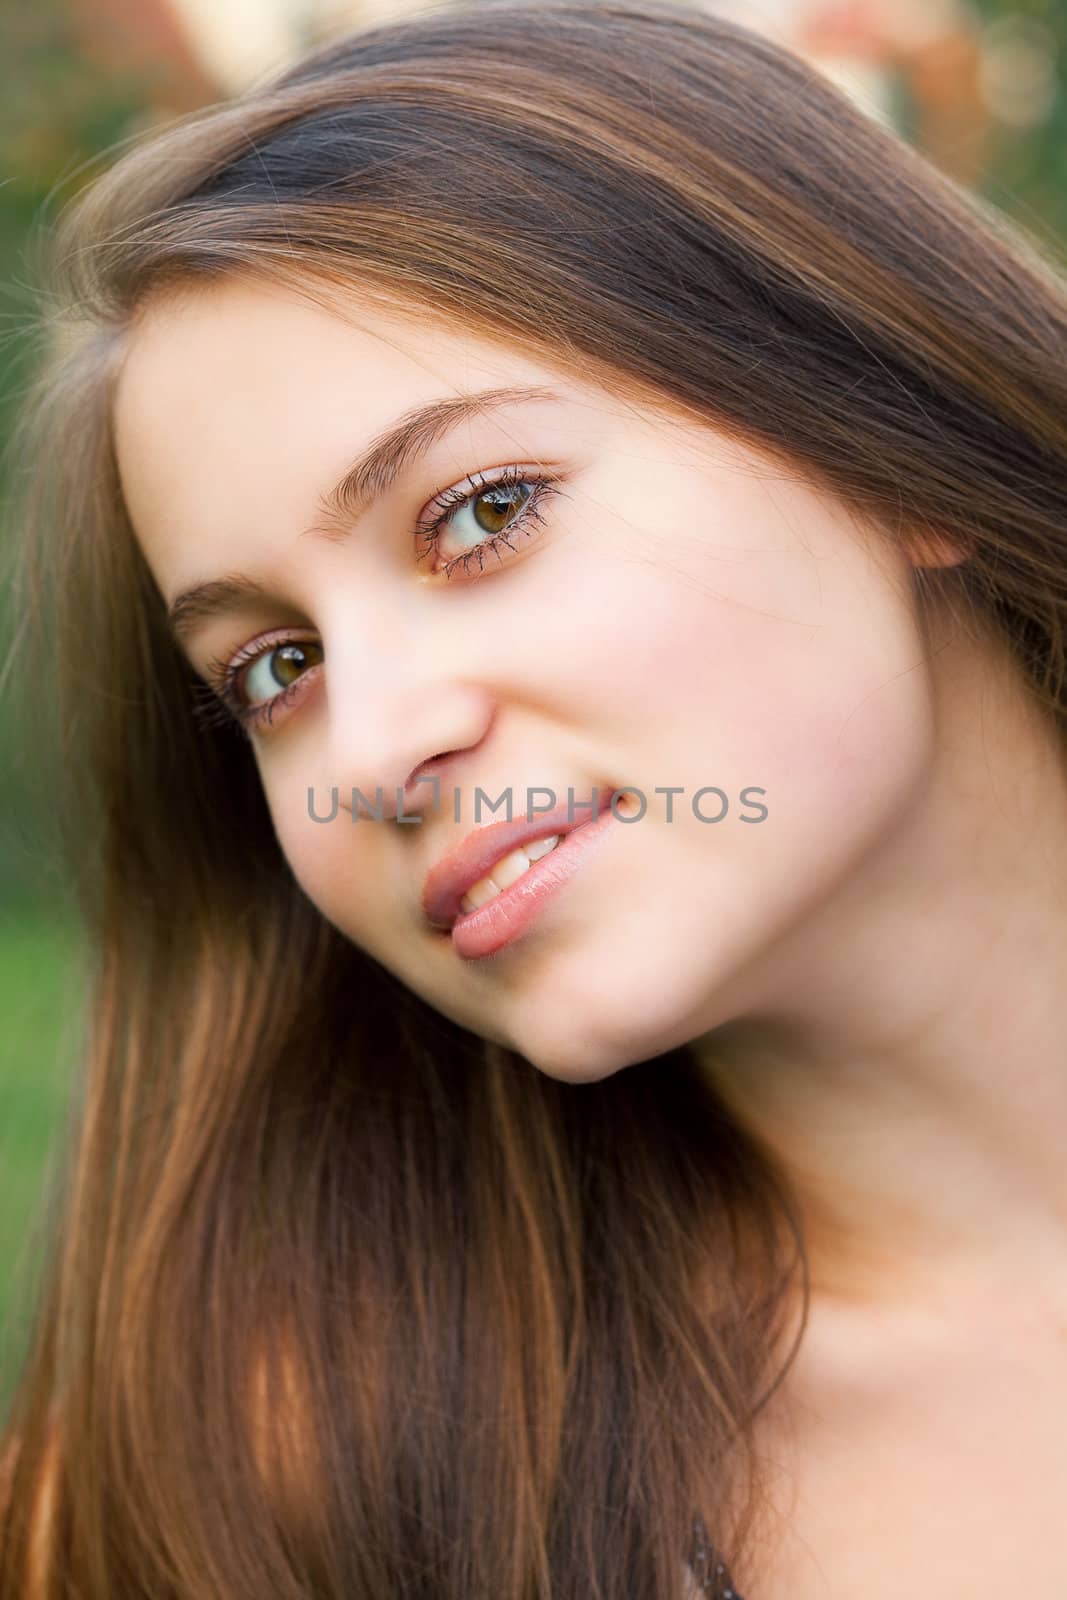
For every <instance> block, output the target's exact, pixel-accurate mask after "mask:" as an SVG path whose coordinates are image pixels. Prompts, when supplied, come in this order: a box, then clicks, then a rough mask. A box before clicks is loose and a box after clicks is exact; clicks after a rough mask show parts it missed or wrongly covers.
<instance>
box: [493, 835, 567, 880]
mask: <svg viewBox="0 0 1067 1600" xmlns="http://www.w3.org/2000/svg"><path fill="white" fill-rule="evenodd" d="M558 843H559V834H558V833H550V834H549V836H548V838H547V839H535V840H534V842H533V844H527V845H523V849H524V850H525V852H526V854H527V855H528V856H529V858H530V860H531V861H540V859H541V857H542V856H547V854H548V852H549V851H550V850H554V849H555V848H556V846H557V844H558ZM493 870H494V872H495V870H496V869H495V868H494V869H493Z"/></svg>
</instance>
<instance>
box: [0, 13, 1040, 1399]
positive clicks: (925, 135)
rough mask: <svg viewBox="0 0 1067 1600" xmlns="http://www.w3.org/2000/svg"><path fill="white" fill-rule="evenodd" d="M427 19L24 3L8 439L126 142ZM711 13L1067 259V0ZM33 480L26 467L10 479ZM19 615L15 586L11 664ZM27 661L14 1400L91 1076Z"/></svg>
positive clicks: (16, 1071) (11, 935)
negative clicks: (791, 60) (59, 224)
mask: <svg viewBox="0 0 1067 1600" xmlns="http://www.w3.org/2000/svg"><path fill="white" fill-rule="evenodd" d="M444 3H447V0H444ZM484 3H485V4H487V5H488V4H492V3H493V0H484ZM694 3H696V0H694ZM250 9H251V12H252V14H253V15H254V16H255V18H256V26H255V27H254V28H250V27H249V25H248V17H249V14H250ZM422 9H433V7H430V6H422V5H418V4H411V3H408V0H376V3H373V4H372V3H371V0H251V6H246V5H242V6H241V7H233V8H227V7H226V6H224V5H221V4H220V5H219V6H218V7H216V8H215V11H214V12H209V10H208V9H207V8H205V7H204V6H203V5H201V4H199V3H197V4H193V3H192V0H33V3H32V4H29V3H26V0H15V3H14V4H12V0H6V4H5V6H4V9H3V11H2V13H0V74H2V79H3V83H2V91H3V92H2V94H0V353H2V358H0V440H2V439H3V437H4V436H5V434H6V432H7V430H8V428H9V425H10V421H11V418H12V416H13V415H14V413H15V411H16V409H17V407H18V405H19V402H20V394H21V391H22V388H23V386H24V384H25V381H26V378H27V376H28V375H29V373H30V371H31V368H32V363H33V359H34V348H35V347H34V343H33V341H32V339H31V338H30V336H29V335H30V329H31V325H32V319H33V316H34V312H35V301H34V295H33V282H32V276H33V268H32V261H31V259H30V256H29V255H28V250H29V249H30V247H31V244H32V239H33V237H34V236H36V235H38V234H39V233H40V231H41V230H44V229H47V227H48V226H49V223H50V221H51V219H52V218H53V217H54V216H55V214H56V211H57V209H58V208H59V207H60V206H61V205H62V204H63V203H64V202H65V201H66V200H68V199H69V198H70V197H71V196H72V195H73V194H74V193H75V192H76V191H77V190H78V188H79V187H80V185H81V184H82V183H83V182H84V181H85V179H86V171H85V168H86V165H87V164H88V163H90V162H92V161H93V158H95V157H98V156H99V155H100V154H101V152H104V151H106V150H107V149H108V148H109V147H110V146H111V145H112V144H113V143H114V142H115V141H116V140H118V139H120V138H122V137H123V136H125V135H127V134H130V133H133V132H135V131H137V130H138V129H139V128H141V127H145V126H151V125H153V124H155V123H159V122H165V121H167V120H169V119H170V118H172V117H173V116H175V115H177V114H180V113H181V112H183V111H185V110H188V109H192V108H194V107H196V106H198V105H202V104H205V103H207V102H208V101H211V100H216V99H220V98H224V97H227V96H229V95H232V94H234V93H236V92H238V91H239V90H240V89H241V88H242V87H244V86H245V85H247V84H250V83H252V82H254V81H255V80H256V79H257V78H258V77H259V76H261V75H263V74H264V73H266V72H269V71H270V70H272V69H273V68H274V67H275V66H277V65H280V64H281V63H282V62H283V61H284V60H285V59H287V58H290V57H292V56H295V55H297V54H299V53H300V52H301V51H302V50H304V49H305V48H307V47H308V46H310V45H313V44H315V43H317V42H318V41H319V40H321V39H323V38H326V37H328V36H330V35H331V34H333V33H336V32H339V31H343V30H345V29H347V28H350V27H353V26H357V25H359V24H360V23H362V22H369V21H375V20H378V19H380V18H383V17H388V16H392V15H399V14H401V13H404V12H412V11H418V10H422ZM707 9H709V10H715V11H719V12H726V13H727V14H729V15H731V16H735V17H738V18H740V19H741V20H743V21H746V22H749V23H750V24H751V25H753V26H756V27H760V28H763V29H764V31H767V32H769V33H772V34H776V35H777V36H778V37H780V38H782V39H784V40H785V41H786V42H788V43H790V44H792V45H793V47H794V48H796V49H798V50H800V51H801V52H802V53H804V54H806V55H808V56H809V57H810V58H811V59H813V60H814V61H815V62H816V63H817V64H818V65H820V66H821V67H822V68H823V69H824V70H825V71H827V72H828V73H830V75H831V76H834V77H836V78H837V80H838V81H839V82H841V83H842V85H843V86H844V87H846V88H848V89H849V90H850V92H853V93H854V94H855V95H856V97H857V98H858V99H859V100H861V102H863V103H865V104H866V105H867V107H868V109H870V110H871V111H872V113H873V114H875V115H879V116H883V117H884V118H885V119H886V120H887V121H889V122H891V123H892V124H894V125H895V126H897V127H898V128H899V129H900V131H901V132H902V133H903V134H904V135H905V137H907V138H908V139H910V140H912V141H913V142H914V143H916V144H917V145H918V146H919V147H920V148H922V149H923V150H925V151H926V153H927V154H928V155H930V157H931V159H933V160H935V161H936V162H937V163H938V164H939V165H940V166H942V167H943V168H944V169H945V170H947V171H949V172H950V173H951V174H952V175H953V176H955V177H956V178H958V179H959V180H960V181H961V182H964V183H966V184H968V185H971V186H973V187H974V188H976V189H977V190H979V191H980V192H982V193H983V194H985V195H986V196H987V197H988V198H989V199H990V200H991V201H993V202H994V203H995V204H996V205H998V206H999V207H1001V208H1002V209H1003V210H1004V211H1006V212H1007V213H1008V214H1009V215H1010V216H1012V217H1013V218H1014V219H1015V220H1016V221H1017V222H1018V223H1019V224H1021V225H1022V226H1023V227H1024V228H1025V229H1027V230H1028V231H1029V232H1031V233H1032V234H1033V235H1035V236H1036V237H1037V238H1038V239H1039V240H1040V241H1041V243H1042V245H1043V246H1044V248H1045V250H1046V251H1051V253H1052V254H1054V255H1055V256H1056V257H1058V259H1059V260H1061V261H1063V262H1065V263H1067V93H1065V88H1064V78H1065V70H1067V68H1065V63H1067V0H882V3H878V0H862V3H848V0H845V3H842V0H836V3H826V0H763V3H762V4H759V3H756V0H752V3H746V0H737V3H733V4H731V5H729V6H727V5H726V4H722V5H718V6H716V5H708V6H707ZM17 468H18V463H16V462H11V461H9V462H8V478H9V479H10V476H11V473H12V471H13V470H17ZM9 490H10V483H7V484H5V482H4V481H2V479H0V509H2V512H3V518H2V527H3V536H4V540H5V549H4V550H3V551H0V555H2V556H3V557H4V558H5V560H6V557H7V556H8V554H9V550H10V545H11V541H12V539H13V536H14V533H15V530H14V529H13V526H12V518H11V517H10V516H9V515H8V511H9V504H8V502H9ZM4 571H5V573H6V571H7V567H6V565H5V567H4ZM14 609H15V607H14V602H13V596H12V592H11V586H10V583H6V584H5V587H4V588H3V589H2V590H0V660H2V661H5V662H6V660H7V655H8V648H9V643H10V640H11V638H12V630H13V628H14V626H15V624H16V621H17V619H16V617H15V615H14ZM86 670H87V671H91V663H87V664H86ZM19 671H20V668H19V664H18V662H17V661H16V662H15V663H14V666H13V668H11V670H7V671H4V670H0V760H2V762H3V771H4V774H5V777H6V784H5V794H4V804H3V806H2V807H0V1018H2V1022H0V1319H2V1320H3V1323H4V1325H5V1327H6V1329H7V1332H6V1338H5V1342H3V1343H0V1401H2V1399H3V1396H4V1392H5V1390H6V1387H7V1383H8V1381H9V1379H10V1376H11V1374H12V1373H13V1372H14V1370H15V1367H16V1357H17V1353H18V1350H19V1347H20V1345H21V1343H22V1340H23V1338H24V1335H25V1320H26V1308H27V1305H28V1303H29V1300H30V1296H31V1291H32V1286H33V1282H34V1273H35V1269H36V1266H37V1263H38V1261H39V1259H40V1251H41V1244H42V1238H43V1234H42V1228H43V1211H42V1207H43V1201H44V1195H45V1180H46V1176H47V1172H48V1161H49V1156H50V1155H51V1154H54V1153H55V1151H56V1139H57V1136H58V1133H59V1130H60V1127H61V1123H62V1118H63V1116H64V1112H65V1109H66V1108H67V1107H68V1105H69V1103H70V1094H71V1089H72V1087H73V1085H74V1084H75V1083H76V1081H77V1072H78V1058H79V1044H78V1038H79V1026H80V1012H79V1007H80V1002H81V998H82V985H81V981H80V977H79V967H78V955H79V938H78V932H77V929H76V927H75V925H74V922H73V919H72V916H71V913H70V911H69V909H68V906H67V899H66V896H65V894H64V888H63V880H62V868H61V865H60V863H59V862H57V860H56V859H55V849H54V846H53V844H52V843H51V840H50V838H49V834H48V829H47V816H48V802H49V796H48V792H47V783H45V782H43V780H42V774H41V770H40V769H39V763H38V757H39V756H40V754H41V752H39V751H37V750H35V749H34V747H33V743H34V742H33V739H32V738H31V737H30V736H29V734H28V733H27V731H26V729H25V728H24V727H22V728H20V726H19V723H18V707H19V691H20V684H19Z"/></svg>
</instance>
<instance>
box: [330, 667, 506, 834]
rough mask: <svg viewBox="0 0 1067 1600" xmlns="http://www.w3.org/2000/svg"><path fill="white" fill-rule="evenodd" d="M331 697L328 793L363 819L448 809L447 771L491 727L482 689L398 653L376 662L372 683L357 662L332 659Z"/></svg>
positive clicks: (390, 818) (490, 710)
mask: <svg viewBox="0 0 1067 1600" xmlns="http://www.w3.org/2000/svg"><path fill="white" fill-rule="evenodd" d="M326 698H327V713H326V714H327V718H328V730H329V731H328V738H327V749H326V760H325V768H326V770H325V773H324V775H323V776H324V779H325V783H326V786H327V791H329V789H331V788H332V787H336V789H337V792H338V793H337V800H338V805H339V806H340V807H342V808H343V809H344V810H346V811H352V812H353V813H354V814H355V815H356V816H357V818H359V819H362V818H364V817H367V818H370V817H375V818H376V817H377V816H378V815H379V814H380V816H381V818H382V820H383V821H387V820H388V821H393V820H395V819H397V818H398V817H400V816H420V817H425V816H427V815H428V814H430V813H431V812H432V811H433V810H434V809H435V807H439V808H441V809H443V810H446V809H448V808H449V805H450V802H449V801H448V800H447V799H446V797H445V793H444V786H443V784H442V783H441V782H440V781H439V780H440V779H441V778H442V776H443V773H444V769H445V767H446V766H447V765H450V764H451V763H453V762H454V759H455V758H456V757H457V756H459V755H461V754H463V753H464V752H469V751H472V750H474V749H475V748H476V747H477V746H478V745H479V744H481V742H482V741H483V740H484V738H485V736H486V734H487V732H488V730H489V728H490V726H491V725H492V722H493V720H494V709H495V708H494V706H493V703H492V701H491V699H490V697H489V696H488V695H487V694H486V693H485V692H484V691H483V690H482V689H480V688H478V687H477V686H475V685H473V684H471V683H469V682H467V681H465V680H463V679H461V678H460V677H458V676H450V675H449V674H448V673H447V672H443V671H442V670H441V669H440V666H439V667H438V669H437V670H433V669H432V668H428V667H425V668H422V669H419V668H417V667H414V666H412V664H411V663H410V661H408V660H405V659H403V658H402V657H401V655H400V654H399V653H398V652H393V653H392V654H391V655H390V656H386V657H384V658H382V657H379V661H378V663H377V665H376V668H375V670H374V672H373V674H372V675H371V676H370V679H369V680H368V675H367V673H366V672H365V671H364V670H357V667H356V663H355V661H353V660H347V661H346V660H345V658H344V656H343V654H342V656H341V659H340V660H339V659H338V656H337V654H336V653H335V654H334V656H333V657H330V656H329V655H327V659H326ZM435 779H436V780H438V781H437V782H434V781H433V780H435Z"/></svg>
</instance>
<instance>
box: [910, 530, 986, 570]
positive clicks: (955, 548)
mask: <svg viewBox="0 0 1067 1600" xmlns="http://www.w3.org/2000/svg"><path fill="white" fill-rule="evenodd" d="M905 548H906V550H907V552H908V557H909V559H910V561H911V563H912V565H913V566H915V567H958V566H961V565H962V564H963V562H964V561H966V560H967V559H968V558H969V557H970V555H971V554H972V550H971V547H970V546H969V545H968V544H967V543H966V542H965V541H964V540H962V539H959V538H950V537H949V535H948V534H947V533H942V532H941V531H940V529H937V528H929V527H926V526H923V527H919V528H913V529H912V530H911V531H910V533H909V534H908V535H907V538H906V539H905Z"/></svg>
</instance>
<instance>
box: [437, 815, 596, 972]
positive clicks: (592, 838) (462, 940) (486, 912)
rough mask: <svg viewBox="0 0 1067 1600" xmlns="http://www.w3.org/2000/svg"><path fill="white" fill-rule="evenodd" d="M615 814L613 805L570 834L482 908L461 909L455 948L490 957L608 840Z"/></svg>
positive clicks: (474, 957)
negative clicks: (606, 835) (600, 844)
mask: <svg viewBox="0 0 1067 1600" xmlns="http://www.w3.org/2000/svg"><path fill="white" fill-rule="evenodd" d="M615 820H616V819H615V814H614V812H613V811H612V809H611V806H610V805H608V806H606V807H605V808H604V810H603V811H602V812H601V813H600V816H599V817H597V818H596V819H595V820H594V821H591V822H583V823H582V825H581V827H578V828H572V829H571V831H570V833H565V834H564V835H563V837H562V838H561V839H560V842H559V844H557V845H556V847H555V849H554V850H550V851H549V853H548V855H547V856H542V857H541V859H540V861H535V862H534V863H533V865H532V866H529V867H527V869H526V871H525V872H524V873H523V875H522V877H521V878H516V880H515V882H514V883H513V884H511V885H510V886H509V887H508V888H507V889H504V890H502V891H501V893H500V894H498V895H497V897H496V899H495V900H490V901H489V903H488V904H487V905H484V906H479V907H478V909H477V911H465V912H461V913H460V915H459V918H458V920H457V921H456V922H455V923H453V925H452V948H453V949H454V950H455V951H456V954H457V955H460V956H462V957H463V958H464V960H466V961H477V960H480V959H481V958H482V957H483V956H491V955H493V954H495V952H496V951H497V950H502V949H503V948H504V946H505V945H508V944H512V943H513V942H514V941H515V940H516V939H517V938H518V937H519V935H520V934H521V933H523V932H525V930H526V929H527V928H528V927H529V926H530V923H531V922H532V921H533V919H534V918H535V917H536V916H537V914H538V912H539V911H540V909H541V907H542V906H543V905H544V903H545V901H546V900H547V899H548V898H549V896H550V895H552V894H554V893H555V892H556V890H557V889H558V888H559V887H560V886H561V885H562V884H564V883H566V882H567V880H568V878H571V877H573V876H574V874H575V873H576V872H577V871H578V868H579V867H580V866H581V864H582V862H583V861H584V860H585V858H586V856H587V855H588V854H589V852H590V851H591V850H593V849H595V847H596V845H597V843H598V841H599V840H601V839H603V837H604V835H605V834H606V833H607V831H608V829H609V828H610V827H611V824H612V823H613V822H614V821H615Z"/></svg>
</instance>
